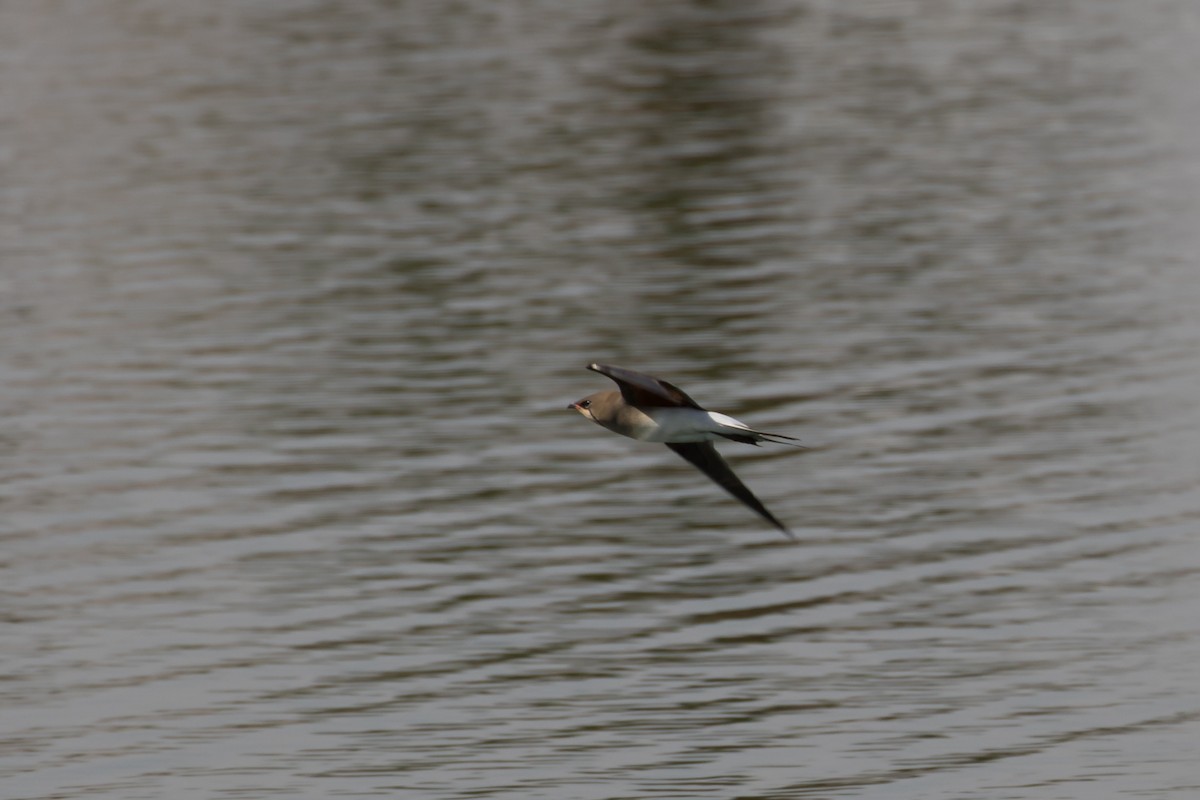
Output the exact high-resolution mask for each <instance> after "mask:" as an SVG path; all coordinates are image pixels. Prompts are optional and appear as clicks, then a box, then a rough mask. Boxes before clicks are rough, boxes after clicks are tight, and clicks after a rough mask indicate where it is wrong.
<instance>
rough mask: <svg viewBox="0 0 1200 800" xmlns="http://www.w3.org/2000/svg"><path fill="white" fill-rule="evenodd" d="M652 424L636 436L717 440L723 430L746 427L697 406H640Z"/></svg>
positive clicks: (659, 439)
mask: <svg viewBox="0 0 1200 800" xmlns="http://www.w3.org/2000/svg"><path fill="white" fill-rule="evenodd" d="M643 410H644V411H645V413H646V415H647V416H648V417H650V419H652V420H654V423H655V424H654V426H653V427H649V426H648V427H647V428H645V429H644V430H642V431H639V435H638V436H637V438H638V439H641V440H642V441H645V442H709V441H712V440H714V439H720V438H721V436H720V433H721V432H722V431H734V432H741V431H746V430H749V428H748V427H747V426H746V425H745V424H743V423H741V422H738V421H737V420H736V419H734V418H733V417H727V416H725V415H724V414H716V413H713V412H711V411H703V410H701V409H699V408H647V409H643Z"/></svg>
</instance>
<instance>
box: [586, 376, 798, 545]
mask: <svg viewBox="0 0 1200 800" xmlns="http://www.w3.org/2000/svg"><path fill="white" fill-rule="evenodd" d="M588 369H590V370H592V371H593V372H599V373H600V374H601V375H605V376H607V377H609V378H611V379H613V380H614V381H616V383H617V387H618V388H619V389H620V391H615V392H614V391H607V392H596V393H595V394H589V395H588V396H587V397H585V398H583V399H582V400H579V401H578V402H575V403H571V405H569V406H567V408H568V409H571V410H574V411H578V412H579V413H580V414H582V415H583V416H585V417H587V418H588V419H590V420H591V421H592V422H595V423H596V424H597V425H600V426H602V427H605V428H608V429H609V430H610V431H613V432H614V433H619V434H621V435H622V436H628V437H630V438H631V439H638V440H640V441H643V442H662V443H663V444H665V445H666V446H667V447H669V448H671V449H672V450H674V451H675V452H676V453H678V454H679V455H681V456H683V457H684V458H685V459H687V460H688V462H689V463H691V465H692V466H694V467H696V469H698V470H700V471H701V472H703V473H704V474H705V475H707V476H708V477H709V478H711V479H712V480H713V481H715V482H716V484H717V485H718V486H720V487H721V488H722V489H724V490H725V491H727V492H729V493H730V494H731V495H733V496H734V497H735V498H737V499H738V500H740V501H742V502H743V503H745V504H746V505H747V506H749V507H750V508H751V509H752V510H753V511H755V512H756V513H757V514H759V516H761V517H762V518H763V519H765V520H767V521H768V522H770V523H771V524H772V525H774V526H775V527H776V528H778V529H779V530H781V531H783V533H784V534H785V535H787V537H788V538H789V539H795V538H796V537H795V536H793V535H792V532H791V531H789V530H788V529H787V526H785V525H784V524H783V523H782V522H780V521H779V520H778V519H776V518H775V515H774V514H772V513H771V512H770V511H768V510H767V508H766V506H764V505H763V504H762V502H760V501H759V499H758V498H757V497H755V496H754V493H753V492H751V491H750V490H749V489H747V488H746V485H745V484H744V483H742V482H741V481H740V480H738V477H737V475H734V474H733V470H732V469H731V468H730V467H729V464H727V463H726V462H725V459H723V458H721V454H720V453H718V452H717V448H715V447H713V441H715V440H720V439H729V440H732V441H735V442H742V443H743V444H752V445H757V444H758V443H759V442H772V443H774V444H787V445H791V446H792V447H800V448H803V447H804V446H803V445H799V444H794V442H795V441H796V440H795V439H794V438H793V437H791V436H784V435H783V434H780V433H765V432H763V431H756V430H754V429H753V428H751V427H750V426H748V425H746V424H745V423H744V422H739V421H738V420H736V419H734V418H733V417H727V416H725V415H724V414H718V413H717V412H715V411H708V410H706V409H704V408H703V407H701V406H700V404H699V403H697V402H696V401H695V400H693V399H692V398H690V397H688V396H687V395H686V394H684V392H683V390H681V389H679V388H678V387H676V386H673V385H671V384H669V383H667V382H666V381H664V380H660V379H658V378H655V377H652V376H650V375H646V374H643V373H641V372H634V371H633V370H631V369H622V368H621V367H612V366H608V365H607V364H588ZM783 440H787V441H783Z"/></svg>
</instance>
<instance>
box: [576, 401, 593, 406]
mask: <svg viewBox="0 0 1200 800" xmlns="http://www.w3.org/2000/svg"><path fill="white" fill-rule="evenodd" d="M579 407H580V408H591V407H592V401H591V400H580V401H579Z"/></svg>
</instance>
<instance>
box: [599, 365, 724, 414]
mask: <svg viewBox="0 0 1200 800" xmlns="http://www.w3.org/2000/svg"><path fill="white" fill-rule="evenodd" d="M588 369H590V370H592V371H593V372H599V373H600V374H601V375H604V376H605V377H608V378H612V379H613V380H614V381H616V382H617V386H618V387H620V389H621V396H622V397H624V398H625V402H627V403H631V404H632V405H635V406H640V407H642V408H654V407H667V408H675V407H679V406H683V407H686V408H700V409H701V410H703V409H702V408H701V406H700V404H699V403H697V402H696V401H695V400H693V399H692V398H690V397H688V396H687V395H686V394H684V392H683V390H682V389H680V388H679V387H677V386H672V385H671V384H669V383H667V382H666V381H663V380H659V379H658V378H655V377H652V376H650V375H645V374H643V373H641V372H634V371H633V370H631V369H622V368H621V367H610V366H608V365H607V364H588Z"/></svg>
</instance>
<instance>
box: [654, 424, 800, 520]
mask: <svg viewBox="0 0 1200 800" xmlns="http://www.w3.org/2000/svg"><path fill="white" fill-rule="evenodd" d="M667 447H669V448H671V449H672V450H674V451H675V452H676V453H678V454H679V455H681V456H683V457H684V458H686V459H687V460H688V461H689V462H690V463H691V464H692V466H694V467H695V468H696V469H698V470H700V471H701V472H703V473H704V474H705V475H707V476H708V477H710V478H712V479H713V481H715V482H716V484H717V485H718V486H720V487H721V488H722V489H724V490H725V491H727V492H729V493H730V494H731V495H733V496H734V497H736V498H737V499H738V500H741V501H742V502H743V503H745V504H746V505H747V506H749V507H750V508H751V509H753V510H754V511H756V512H757V513H758V514H759V516H761V517H762V518H763V519H765V520H767V521H768V522H770V523H771V524H772V525H774V526H775V527H776V528H779V530H781V531H783V532H784V533H785V534H786V535H787V537H788V538H789V539H793V540H794V539H795V538H796V537H795V536H793V535H792V532H791V531H789V530H788V529H787V528H786V527H784V524H783V523H782V522H780V521H779V520H777V519H775V515H774V514H772V513H771V512H770V511H767V507H766V506H764V505H763V504H762V503H761V502H759V500H758V498H757V497H755V496H754V493H753V492H751V491H750V490H749V489H747V488H746V484H744V483H742V482H741V481H740V480H738V476H737V475H734V474H733V470H732V469H730V467H729V464H727V463H725V459H723V458H721V454H720V453H718V452H717V448H715V447H713V445H712V442H686V443H679V442H667Z"/></svg>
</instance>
